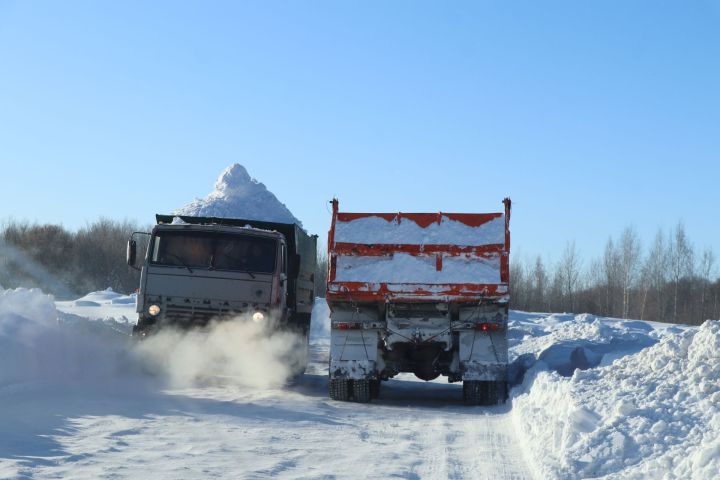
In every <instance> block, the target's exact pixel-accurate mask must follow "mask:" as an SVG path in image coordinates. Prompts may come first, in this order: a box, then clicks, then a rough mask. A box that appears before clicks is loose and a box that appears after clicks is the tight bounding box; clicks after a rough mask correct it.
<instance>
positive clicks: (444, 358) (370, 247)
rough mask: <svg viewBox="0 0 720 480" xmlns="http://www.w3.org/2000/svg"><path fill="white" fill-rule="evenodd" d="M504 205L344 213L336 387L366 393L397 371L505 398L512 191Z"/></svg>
mask: <svg viewBox="0 0 720 480" xmlns="http://www.w3.org/2000/svg"><path fill="white" fill-rule="evenodd" d="M503 203H504V206H505V209H504V212H499V213H477V214H465V213H347V212H339V211H338V201H337V200H333V202H332V204H333V214H332V215H333V216H332V224H331V227H330V232H329V234H328V260H329V272H328V284H327V301H328V304H329V306H330V310H331V316H330V318H331V347H330V370H329V376H330V379H329V391H330V397H331V398H332V399H335V400H349V401H355V402H369V401H370V400H371V399H372V398H375V397H377V396H378V395H379V392H380V385H381V381H383V380H387V379H389V378H391V377H394V376H395V375H397V374H398V373H400V372H411V373H414V374H415V375H416V376H417V377H418V378H420V379H423V380H432V379H435V378H437V377H438V376H439V375H445V376H447V377H448V381H449V382H458V381H462V382H463V397H464V400H465V403H466V404H469V405H490V404H495V403H498V402H503V401H505V399H506V398H507V367H508V354H507V320H508V303H509V299H510V295H509V288H508V283H509V254H510V229H509V224H510V199H509V198H506V199H505V200H504V201H503Z"/></svg>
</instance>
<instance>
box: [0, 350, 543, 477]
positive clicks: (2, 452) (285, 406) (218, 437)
mask: <svg viewBox="0 0 720 480" xmlns="http://www.w3.org/2000/svg"><path fill="white" fill-rule="evenodd" d="M312 357H313V362H312V364H311V365H310V368H309V369H308V373H307V374H306V375H305V376H304V377H303V378H302V379H301V380H300V381H298V382H297V383H295V384H294V385H290V386H288V387H286V388H283V389H270V390H257V389H248V388H243V387H239V386H237V385H234V384H232V383H231V384H220V385H211V386H210V385H208V386H204V387H201V388H200V387H194V388H187V389H180V390H166V389H162V388H160V387H159V385H158V383H157V381H156V379H153V378H148V377H140V376H124V377H121V378H113V379H108V381H107V382H92V383H88V382H77V383H72V384H66V385H64V386H62V387H59V386H57V385H51V384H45V383H38V384H34V385H30V386H26V387H24V388H22V389H16V390H15V391H9V390H6V391H5V392H3V393H0V402H2V404H3V409H2V411H0V424H2V425H3V426H4V428H3V430H4V434H3V435H2V436H1V437H0V477H3V478H5V477H23V478H88V479H96V478H108V477H110V478H149V473H150V472H152V478H156V479H160V478H173V479H176V478H213V477H215V478H268V477H272V478H391V477H398V478H443V479H444V478H464V479H465V478H493V479H498V478H508V479H523V478H532V476H531V475H530V473H529V469H528V468H526V466H525V463H524V459H523V457H522V453H521V452H522V449H521V448H520V445H519V442H518V439H517V437H516V435H515V431H514V427H513V423H512V421H511V420H510V418H509V408H508V407H496V408H487V407H485V408H484V407H472V408H468V407H465V406H464V405H462V399H461V389H460V388H459V387H458V386H457V385H448V384H443V383H424V382H419V381H414V380H411V379H410V378H408V377H405V378H403V379H401V380H394V381H391V382H389V383H386V384H384V386H383V391H382V393H381V398H380V399H378V400H377V401H376V402H375V403H373V404H369V405H366V404H355V403H339V402H334V401H331V400H329V399H328V398H327V393H326V392H327V380H326V366H325V365H326V358H327V344H326V343H323V342H320V343H316V344H315V345H313V351H312Z"/></svg>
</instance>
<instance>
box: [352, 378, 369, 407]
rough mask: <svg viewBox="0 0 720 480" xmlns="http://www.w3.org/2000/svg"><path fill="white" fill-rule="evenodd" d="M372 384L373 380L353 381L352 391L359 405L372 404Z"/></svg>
mask: <svg viewBox="0 0 720 480" xmlns="http://www.w3.org/2000/svg"><path fill="white" fill-rule="evenodd" d="M370 382H371V380H353V381H352V391H353V399H354V400H355V401H356V402H358V403H368V402H370V398H371V394H370Z"/></svg>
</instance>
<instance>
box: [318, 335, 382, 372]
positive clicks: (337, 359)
mask: <svg viewBox="0 0 720 480" xmlns="http://www.w3.org/2000/svg"><path fill="white" fill-rule="evenodd" d="M329 374H330V378H331V379H334V378H345V379H350V380H370V379H376V378H378V331H377V330H333V331H332V334H331V344H330V368H329Z"/></svg>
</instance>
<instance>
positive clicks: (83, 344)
mask: <svg viewBox="0 0 720 480" xmlns="http://www.w3.org/2000/svg"><path fill="white" fill-rule="evenodd" d="M125 338H127V336H126V335H125V334H123V332H122V331H120V330H119V329H117V328H114V326H112V325H107V324H105V323H102V322H89V321H87V320H85V319H82V318H78V317H73V316H70V315H67V316H65V315H61V314H59V313H58V311H57V310H56V309H55V305H54V303H53V299H52V297H50V296H48V295H45V294H44V293H42V292H41V291H40V290H37V289H24V288H18V289H15V290H2V291H0V365H1V366H2V368H0V386H1V387H7V386H9V385H12V384H18V383H28V382H33V381H38V380H53V381H62V380H65V379H68V378H77V377H80V376H88V375H90V376H94V375H104V374H106V373H108V372H111V371H114V370H115V368H116V366H117V364H116V356H115V354H116V353H118V352H119V351H121V349H122V348H123V341H124V339H125Z"/></svg>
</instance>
